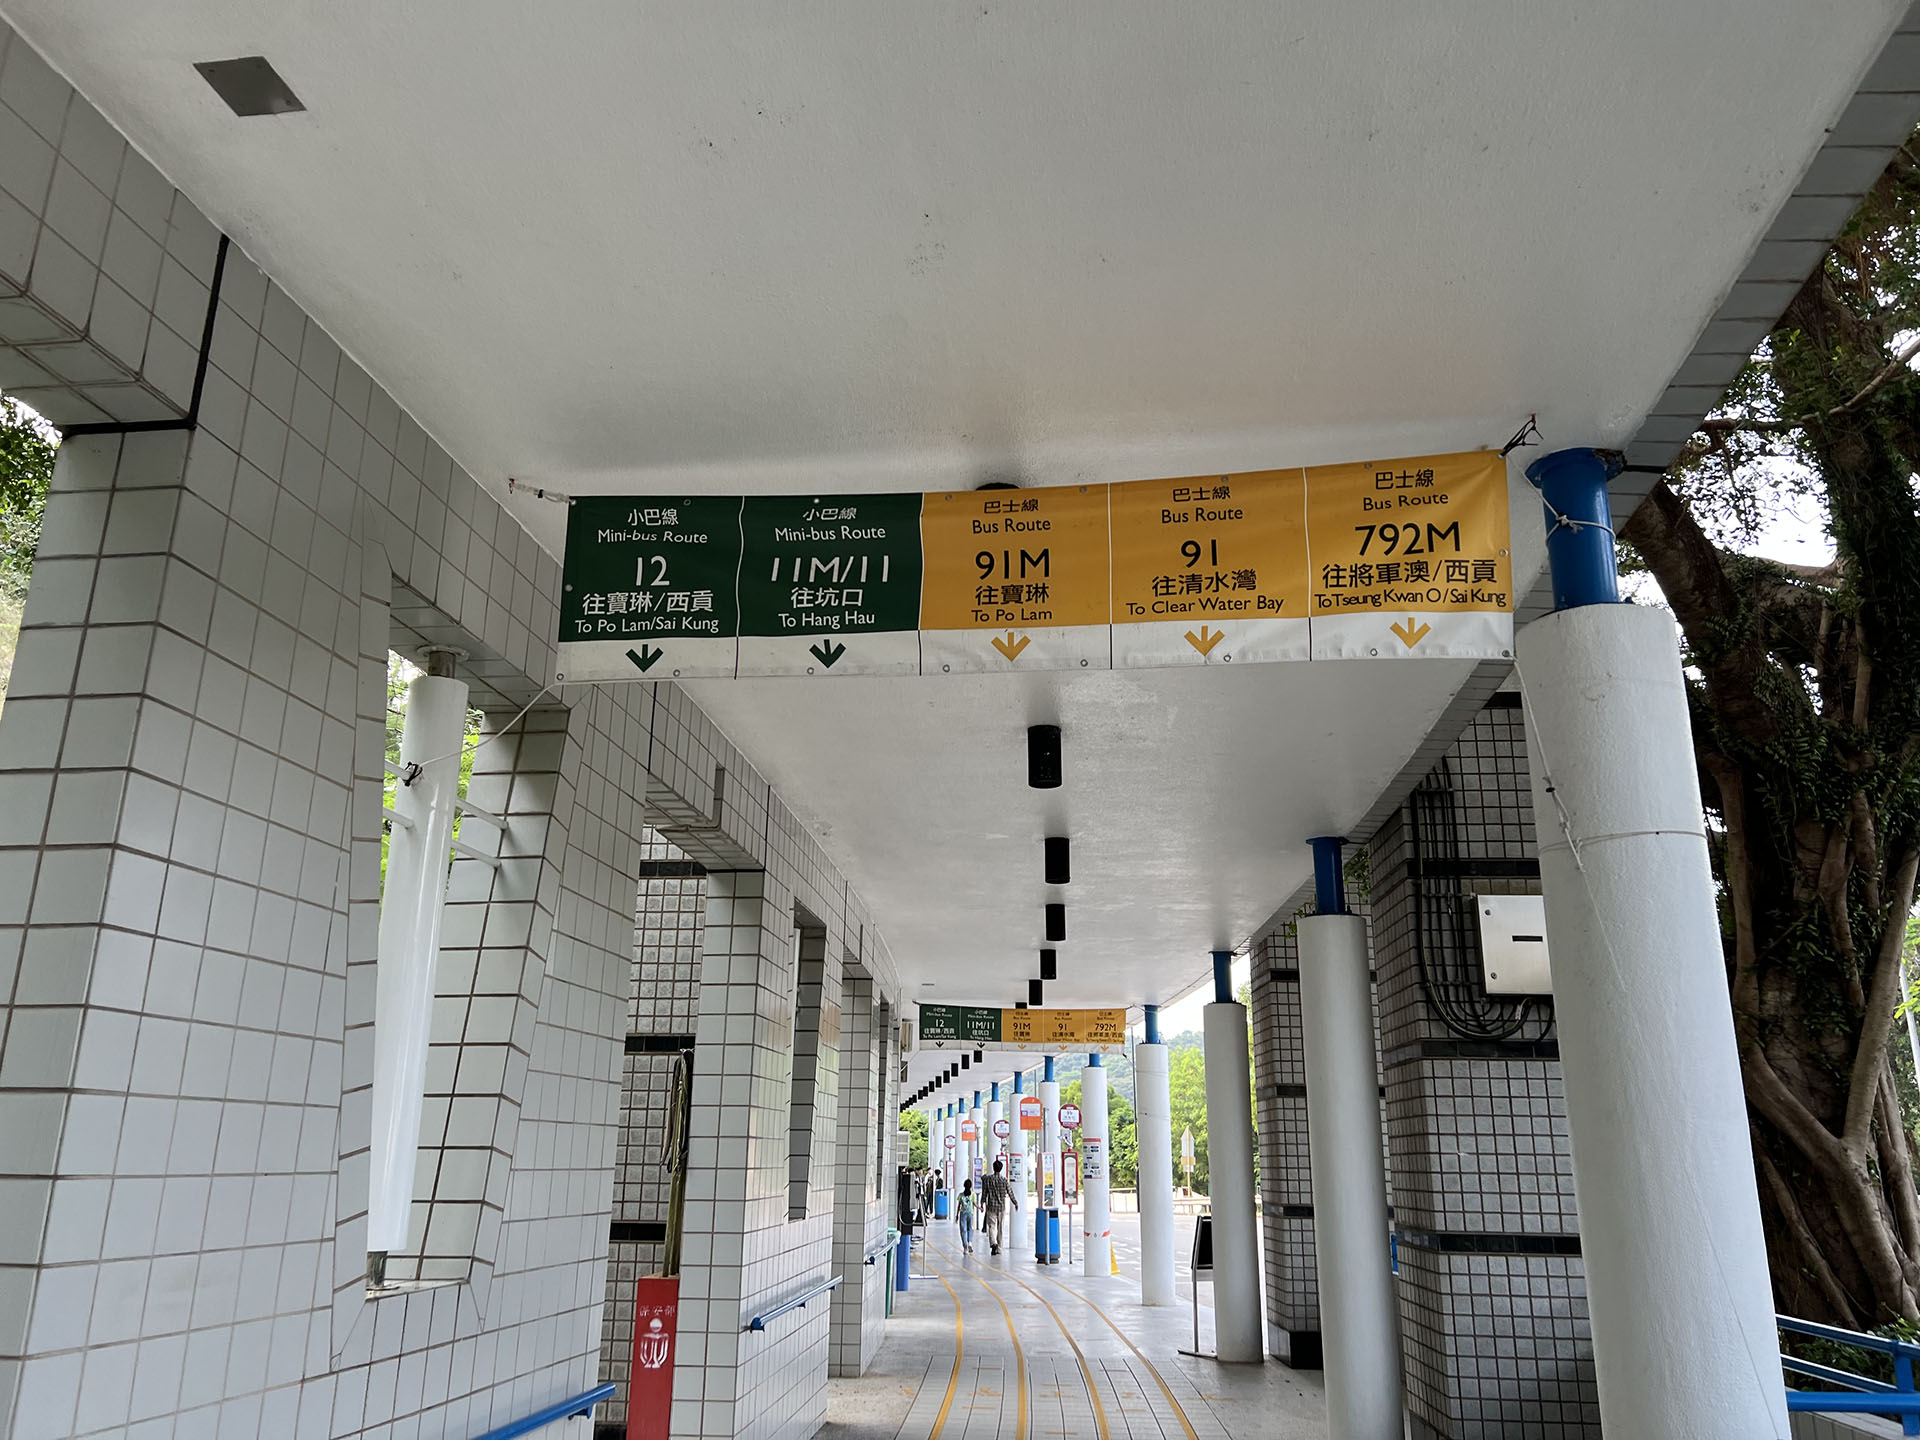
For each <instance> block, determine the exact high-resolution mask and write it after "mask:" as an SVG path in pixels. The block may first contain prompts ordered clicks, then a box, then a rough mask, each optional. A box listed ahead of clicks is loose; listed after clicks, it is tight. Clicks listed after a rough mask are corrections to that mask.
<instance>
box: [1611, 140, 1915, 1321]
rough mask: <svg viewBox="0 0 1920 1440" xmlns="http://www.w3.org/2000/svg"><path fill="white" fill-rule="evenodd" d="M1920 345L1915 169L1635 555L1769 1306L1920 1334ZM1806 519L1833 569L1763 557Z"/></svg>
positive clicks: (1841, 247) (1885, 193) (1739, 386)
mask: <svg viewBox="0 0 1920 1440" xmlns="http://www.w3.org/2000/svg"><path fill="white" fill-rule="evenodd" d="M1917 333H1920V158H1917V157H1916V154H1915V147H1914V146H1912V145H1908V146H1904V147H1902V148H1901V149H1900V150H1899V151H1897V152H1896V153H1895V156H1894V157H1893V160H1892V163H1891V164H1890V165H1889V167H1888V169H1887V171H1886V173H1885V174H1884V175H1883V176H1882V178H1881V180H1880V181H1879V182H1878V183H1877V184H1876V185H1875V187H1874V189H1873V191H1872V192H1871V193H1870V194H1869V196H1868V197H1867V199H1866V201H1865V203H1863V204H1862V206H1861V207H1860V210H1859V211H1858V213H1857V214H1856V215H1855V216H1854V218H1853V220H1852V221H1851V222H1850V223H1849V225H1848V226H1847V228H1846V230H1845V231H1844V232H1843V233H1842V235H1841V236H1840V238H1839V239H1838V240H1837V241H1836V242H1835V243H1834V245H1833V246H1832V247H1831V249H1830V250H1829V251H1828V253H1827V255H1826V257H1825V259H1824V261H1823V262H1822V264H1821V265H1820V266H1819V267H1818V268H1817V269H1816V270H1815V272H1814V273H1813V275H1812V276H1811V277H1810V278H1809V279H1808V280H1807V281H1806V283H1805V284H1804V285H1802V286H1801V287H1800V289H1799V291H1798V292H1797V293H1796V294H1795V296H1794V298H1793V299H1792V301H1791V302H1790V303H1789V304H1788V306H1787V309H1786V312H1785V314H1784V315H1783V316H1782V317H1781V319H1780V321H1779V323H1778V324H1776V325H1775V327H1774V328H1773V330H1772V332H1771V334H1770V335H1769V336H1768V337H1767V339H1766V341H1765V342H1764V343H1763V344H1762V345H1761V346H1760V348H1759V349H1758V350H1756V351H1755V353H1754V354H1753V356H1752V358H1751V359H1750V360H1749V362H1748V363H1747V365H1746V366H1745V367H1744V368H1743V369H1742V370H1741V372H1740V374H1739V375H1738V377H1737V378H1736V379H1735V381H1734V383H1733V385H1732V386H1731V388H1730V389H1729V390H1728V392H1727V394H1726V396H1725V399H1724V401H1723V403H1722V407H1721V409H1720V410H1719V411H1718V412H1717V413H1716V414H1715V415H1714V416H1713V417H1711V418H1709V419H1708V420H1707V421H1706V422H1705V423H1704V424H1703V425H1702V427H1701V429H1700V431H1699V433H1698V434H1697V435H1696V437H1695V439H1694V440H1693V441H1692V442H1691V443H1690V444H1689V446H1688V448H1687V450H1686V451H1685V452H1684V454H1683V455H1682V457H1681V459H1680V461H1679V462H1678V463H1677V464H1676V465H1675V466H1674V467H1673V468H1672V469H1671V470H1670V471H1669V473H1668V476H1667V480H1666V483H1665V484H1664V485H1661V486H1656V487H1655V489H1654V493H1653V494H1652V495H1651V496H1650V497H1649V499H1648V501H1647V502H1646V503H1645V504H1643V505H1642V506H1641V507H1640V508H1639V510H1637V511H1636V512H1635V514H1634V516H1633V517H1632V519H1631V520H1630V522H1629V523H1628V525H1627V527H1626V533H1625V538H1626V539H1627V540H1628V541H1629V542H1630V550H1629V553H1628V559H1629V561H1630V562H1631V565H1632V566H1634V567H1638V568H1641V569H1643V570H1644V571H1646V572H1647V573H1649V574H1651V575H1652V576H1653V577H1654V579H1656V580H1657V581H1658V583H1659V586H1660V590H1661V592H1662V594H1663V595H1664V597H1665V599H1666V600H1667V602H1668V603H1669V605H1670V606H1671V608H1672V610H1673V612H1674V615H1675V617H1676V619H1677V620H1678V621H1679V623H1680V626H1681V630H1682V634H1683V637H1684V640H1683V648H1684V652H1685V658H1686V661H1687V674H1688V686H1689V695H1688V700H1689V705H1690V709H1691V719H1692V730H1693V740H1694V749H1695V751H1696V754H1697V755H1698V757H1699V760H1700V767H1701V776H1702V791H1703V799H1704V801H1705V803H1706V806H1707V809H1708V811H1709V821H1710V825H1709V840H1710V848H1711V853H1712V858H1713V863H1714V870H1715V875H1716V878H1717V879H1718V880H1719V882H1720V884H1721V893H1720V897H1719V899H1720V916H1721V923H1722V927H1723V934H1724V939H1725V946H1726V956H1725V958H1726V961H1727V965H1728V976H1729V981H1730V986H1731V995H1732V1000H1733V1014H1734V1022H1735V1028H1736V1033H1737V1035H1738V1037H1739V1042H1740V1055H1741V1064H1742V1069H1743V1072H1744V1074H1745V1076H1746V1078H1747V1082H1748V1099H1749V1105H1750V1113H1751V1119H1752V1122H1753V1133H1754V1138H1755V1142H1756V1151H1757V1160H1758V1168H1759V1173H1760V1177H1761V1181H1762V1208H1763V1214H1764V1215H1765V1218H1766V1222H1767V1227H1768V1244H1769V1258H1770V1260H1771V1262H1772V1271H1773V1276H1774V1280H1775V1285H1776V1299H1777V1301H1778V1303H1779V1305H1780V1308H1781V1309H1783V1310H1786V1311H1790V1312H1792V1313H1796V1314H1800V1315H1805V1316H1808V1317H1810V1318H1814V1319H1824V1320H1829V1321H1833V1322H1836V1323H1839V1324H1842V1325H1846V1326H1850V1327H1853V1328H1866V1327H1867V1326H1870V1325H1874V1324H1884V1323H1886V1322H1888V1321H1889V1320H1892V1319H1894V1318H1896V1317H1901V1318H1904V1319H1906V1320H1907V1321H1909V1322H1914V1321H1920V1288H1917V1286H1916V1282H1915V1279H1914V1277H1915V1275H1916V1274H1920V1252H1915V1251H1913V1250H1912V1249H1911V1247H1912V1246H1913V1245H1914V1243H1915V1242H1914V1236H1915V1233H1916V1230H1920V1224H1917V1223H1916V1220H1915V1210H1916V1203H1915V1196H1914V1190H1913V1183H1912V1174H1911V1163H1912V1156H1911V1153H1910V1148H1909V1143H1908V1135H1910V1134H1911V1133H1912V1131H1913V1129H1914V1124H1915V1119H1916V1114H1915V1106H1916V1100H1917V1099H1920V1091H1916V1089H1915V1087H1914V1083H1913V1077H1912V1073H1911V1072H1912V1069H1913V1066H1912V1059H1911V1055H1910V1054H1909V1053H1907V1051H1908V1046H1907V1036H1906V1034H1905V1030H1904V1025H1903V1024H1900V1023H1898V1022H1896V1023H1895V1028H1894V1029H1893V1031H1892V1033H1889V1031H1888V1028H1887V1027H1888V1022H1889V1021H1891V1020H1894V1019H1895V1017H1894V1016H1893V1014H1892V1010H1893V1006H1892V1005H1890V1004H1888V1003H1886V1002H1887V997H1888V995H1889V991H1890V990H1891V989H1893V987H1892V986H1891V985H1890V984H1889V981H1890V979H1892V978H1895V977H1892V976H1891V973H1890V971H1889V970H1888V968H1887V967H1888V964H1889V957H1890V956H1891V954H1892V953H1893V952H1894V951H1895V950H1896V949H1897V948H1898V945H1897V942H1898V941H1899V940H1900V939H1901V938H1902V937H1903V934H1905V932H1906V931H1907V930H1908V927H1909V924H1910V920H1909V910H1910V906H1911V892H1910V888H1909V887H1910V881H1911V875H1912V868H1911V867H1912V865H1913V863H1914V856H1915V855H1916V853H1920V490H1917V489H1916V470H1920V374H1917V373H1916V371H1915V369H1914V361H1915V358H1916V355H1920V346H1916V344H1915V343H1914V341H1915V336H1916V334H1917ZM1790 515H1791V516H1794V517H1797V518H1798V519H1799V521H1800V523H1801V524H1803V525H1804V524H1805V523H1806V520H1807V517H1809V516H1810V517H1812V519H1813V521H1814V522H1815V523H1817V524H1819V525H1821V526H1822V527H1824V529H1825V531H1826V534H1827V536H1828V537H1829V538H1830V539H1831V541H1832V544H1833V550H1834V556H1835V558H1834V562H1833V563H1832V564H1831V565H1827V566H1823V567H1814V566H1805V565H1793V564H1787V563H1783V562H1781V561H1779V560H1776V559H1772V558H1769V557H1767V556H1765V555H1762V554H1759V553H1756V552H1757V551H1758V550H1760V549H1761V548H1763V545H1764V540H1765V536H1766V534H1767V532H1768V530H1769V528H1770V527H1772V526H1774V525H1775V524H1777V523H1778V522H1780V521H1781V520H1782V519H1783V518H1785V517H1788V516H1790ZM1901 988H1904V987H1901ZM1883 1085H1890V1086H1891V1088H1892V1093H1893V1096H1894V1098H1895V1099H1896V1100H1898V1102H1899V1112H1900V1121H1899V1125H1898V1128H1897V1129H1895V1128H1893V1127H1884V1126H1883V1124H1882V1120H1881V1118H1880V1117H1881V1116H1882V1115H1883V1114H1884V1113H1885V1112H1883V1111H1882V1110H1881V1108H1880V1106H1879V1104H1878V1103H1876V1102H1877V1099H1878V1097H1877V1093H1876V1092H1877V1090H1878V1087H1880V1086H1883ZM1901 1131H1904V1132H1906V1133H1899V1132H1901ZM1862 1156H1864V1157H1866V1163H1864V1164H1863V1163H1861V1159H1860V1157H1862Z"/></svg>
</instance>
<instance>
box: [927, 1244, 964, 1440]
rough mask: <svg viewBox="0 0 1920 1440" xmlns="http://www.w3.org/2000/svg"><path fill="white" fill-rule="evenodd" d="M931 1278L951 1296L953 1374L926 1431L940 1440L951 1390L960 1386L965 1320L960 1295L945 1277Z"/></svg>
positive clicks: (948, 1409)
mask: <svg viewBox="0 0 1920 1440" xmlns="http://www.w3.org/2000/svg"><path fill="white" fill-rule="evenodd" d="M933 1278H934V1279H936V1280H938V1281H939V1282H940V1283H941V1284H942V1285H945V1286H946V1290H947V1294H949V1295H951V1296H953V1374H952V1375H950V1376H948V1377H947V1398H946V1399H944V1400H942V1401H941V1402H940V1413H939V1414H938V1415H937V1416H935V1417H934V1421H933V1429H932V1430H931V1431H929V1432H928V1433H927V1440H940V1432H941V1430H943V1429H944V1428H946V1423H947V1412H948V1411H950V1410H952V1409H953V1392H954V1391H955V1390H957V1389H958V1388H959V1387H960V1356H961V1355H962V1354H963V1353H964V1351H965V1349H966V1322H965V1320H964V1319H963V1318H962V1316H961V1314H960V1296H959V1295H958V1294H957V1293H955V1291H954V1288H953V1286H951V1285H947V1277H946V1276H944V1275H939V1274H936V1275H935V1276H934V1277H933Z"/></svg>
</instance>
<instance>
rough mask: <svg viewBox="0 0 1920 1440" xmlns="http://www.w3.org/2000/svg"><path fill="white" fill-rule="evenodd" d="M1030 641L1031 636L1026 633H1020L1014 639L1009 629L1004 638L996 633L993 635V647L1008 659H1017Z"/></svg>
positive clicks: (1031, 641) (1031, 640)
mask: <svg viewBox="0 0 1920 1440" xmlns="http://www.w3.org/2000/svg"><path fill="white" fill-rule="evenodd" d="M1032 643H1033V639H1032V637H1031V636H1027V635H1022V636H1021V637H1020V638H1019V639H1018V640H1016V639H1014V638H1013V631H1011V630H1009V631H1007V638H1006V639H1004V640H1002V639H1001V638H1000V637H999V636H998V635H996V636H994V637H993V648H994V649H996V650H998V651H999V652H1000V653H1001V654H1002V655H1004V656H1006V657H1007V659H1009V660H1018V659H1019V658H1020V652H1021V651H1022V650H1024V649H1026V648H1027V646H1029V645H1031V644H1032Z"/></svg>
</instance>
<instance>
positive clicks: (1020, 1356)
mask: <svg viewBox="0 0 1920 1440" xmlns="http://www.w3.org/2000/svg"><path fill="white" fill-rule="evenodd" d="M948 1258H949V1259H951V1258H952V1257H951V1256H949V1257H948ZM962 1273H964V1274H965V1275H967V1276H968V1277H969V1278H970V1279H972V1280H973V1282H974V1283H975V1284H977V1285H978V1286H979V1287H980V1288H981V1289H982V1290H985V1291H986V1292H987V1293H988V1294H989V1295H991V1296H993V1301H994V1303H995V1304H996V1305H998V1306H999V1307H1000V1313H1001V1314H1002V1315H1004V1316H1005V1317H1006V1321H1007V1338H1008V1339H1009V1340H1011V1341H1013V1359H1014V1366H1015V1380H1014V1383H1015V1385H1016V1386H1018V1387H1019V1388H1018V1389H1017V1390H1016V1391H1015V1394H1016V1395H1017V1396H1018V1397H1019V1398H1018V1401H1017V1405H1016V1409H1015V1411H1014V1421H1013V1437H1014V1440H1027V1352H1026V1349H1025V1348H1024V1347H1023V1346H1022V1345H1021V1344H1020V1335H1019V1332H1017V1331H1016V1330H1015V1329H1014V1328H1013V1311H1011V1310H1009V1309H1008V1308H1007V1302H1006V1301H1005V1300H1004V1299H1002V1298H1001V1295H1000V1292H999V1291H998V1290H996V1289H994V1288H993V1286H991V1285H989V1284H987V1282H986V1281H985V1280H983V1279H981V1278H980V1276H979V1274H978V1273H976V1272H975V1271H972V1270H967V1271H964V1272H962Z"/></svg>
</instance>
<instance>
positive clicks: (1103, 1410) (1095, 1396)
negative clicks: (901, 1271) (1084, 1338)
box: [974, 1271, 1185, 1440]
mask: <svg viewBox="0 0 1920 1440" xmlns="http://www.w3.org/2000/svg"><path fill="white" fill-rule="evenodd" d="M999 1273H1002V1274H1006V1275H1007V1279H1009V1280H1011V1281H1013V1283H1014V1284H1016V1285H1018V1286H1019V1287H1020V1288H1021V1289H1022V1290H1024V1291H1026V1292H1027V1293H1028V1294H1029V1295H1031V1296H1033V1298H1034V1299H1036V1300H1038V1301H1039V1302H1040V1304H1041V1305H1042V1306H1043V1307H1044V1308H1045V1309H1046V1312H1047V1314H1049V1315H1051V1316H1052V1317H1053V1323H1054V1324H1056V1325H1058V1326H1059V1327H1060V1333H1061V1334H1062V1335H1064V1336H1066V1337H1067V1344H1068V1345H1069V1346H1070V1347H1071V1348H1072V1350H1073V1358H1074V1359H1076V1360H1078V1361H1079V1362H1080V1375H1081V1378H1082V1379H1084V1380H1085V1381H1086V1382H1087V1399H1089V1400H1091V1401H1092V1402H1093V1423H1094V1427H1095V1428H1096V1429H1097V1430H1099V1432H1100V1440H1113V1432H1112V1431H1111V1430H1110V1429H1108V1428H1107V1407H1106V1406H1105V1405H1103V1404H1101V1403H1100V1386H1099V1384H1098V1383H1097V1382H1096V1381H1095V1380H1094V1377H1093V1366H1091V1365H1089V1364H1088V1363H1087V1356H1086V1352H1085V1351H1083V1350H1082V1349H1081V1348H1080V1342H1079V1341H1078V1340H1076V1339H1074V1338H1073V1332H1072V1331H1071V1330H1069V1329H1068V1328H1067V1322H1066V1321H1064V1320H1062V1319H1061V1318H1060V1312H1059V1311H1058V1310H1056V1309H1054V1308H1053V1306H1051V1305H1049V1304H1047V1297H1046V1296H1044V1295H1042V1294H1041V1293H1040V1292H1039V1291H1038V1290H1036V1289H1034V1288H1033V1287H1032V1286H1031V1285H1029V1284H1027V1282H1026V1281H1024V1280H1022V1279H1021V1278H1020V1277H1019V1276H1017V1275H1013V1274H1009V1273H1007V1272H1005V1271H1002V1272H999ZM974 1278H975V1279H980V1277H979V1276H977V1275H976V1276H975V1277H974ZM980 1283H981V1284H982V1285H987V1282H986V1281H985V1280H984V1279H980ZM987 1288H988V1289H989V1290H991V1289H993V1288H994V1287H993V1286H991V1285H987ZM1001 1303H1002V1305H1004V1304H1005V1303H1006V1302H1005V1301H1002V1302H1001ZM1182 1418H1185V1417H1184V1416H1183V1417H1182Z"/></svg>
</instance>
